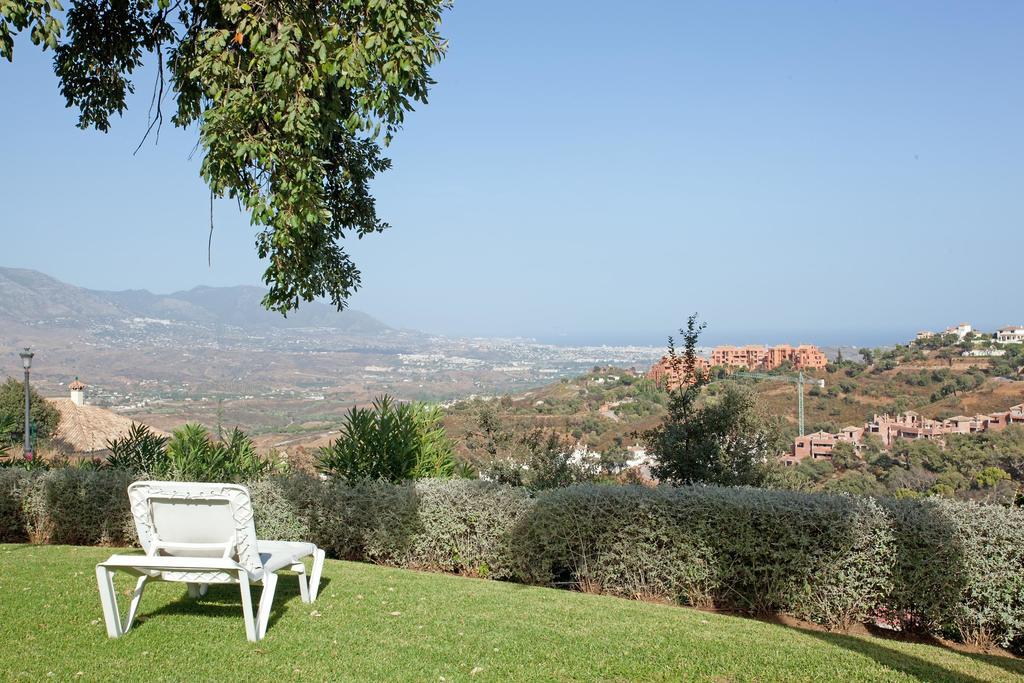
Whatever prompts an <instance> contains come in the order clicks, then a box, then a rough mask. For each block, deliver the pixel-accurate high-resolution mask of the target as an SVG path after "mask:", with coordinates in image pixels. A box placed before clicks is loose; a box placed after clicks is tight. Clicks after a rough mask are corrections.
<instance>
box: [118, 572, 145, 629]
mask: <svg viewBox="0 0 1024 683" xmlns="http://www.w3.org/2000/svg"><path fill="white" fill-rule="evenodd" d="M147 580H149V577H148V576H145V575H143V576H140V577H139V580H138V581H137V582H136V584H135V592H134V593H133V594H132V602H131V604H130V605H129V607H128V616H127V617H126V618H125V621H124V628H123V629H122V633H127V632H128V629H130V628H131V627H132V624H133V623H134V622H135V615H136V614H137V613H138V611H139V601H141V600H142V591H143V590H144V589H145V588H146V581H147Z"/></svg>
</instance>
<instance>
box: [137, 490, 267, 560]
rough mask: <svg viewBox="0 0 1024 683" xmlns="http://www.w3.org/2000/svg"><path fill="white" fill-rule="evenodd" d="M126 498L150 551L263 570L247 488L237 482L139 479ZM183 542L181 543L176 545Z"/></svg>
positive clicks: (141, 539)
mask: <svg viewBox="0 0 1024 683" xmlns="http://www.w3.org/2000/svg"><path fill="white" fill-rule="evenodd" d="M128 500H129V502H130V504H131V509H132V516H133V517H134V518H135V529H136V531H137V532H138V534H139V543H140V544H141V545H142V548H143V550H145V551H146V553H151V552H152V549H153V548H154V547H156V548H157V550H158V552H159V554H161V555H183V556H190V557H217V556H220V555H222V554H223V553H224V550H225V546H226V545H227V544H230V545H231V546H232V547H231V548H230V549H229V551H230V552H229V555H230V556H231V557H232V559H234V560H235V561H237V562H238V563H239V564H240V565H242V566H243V567H244V568H245V569H246V570H247V571H249V572H256V571H259V570H260V569H262V568H263V563H262V561H261V560H260V556H259V553H258V552H257V546H256V527H255V525H254V524H253V517H252V500H251V498H250V497H249V489H247V488H245V487H244V486H240V485H238V484H215V483H209V484H208V483H196V482H180V481H137V482H135V483H134V484H132V485H130V486H129V487H128ZM176 544H180V545H176Z"/></svg>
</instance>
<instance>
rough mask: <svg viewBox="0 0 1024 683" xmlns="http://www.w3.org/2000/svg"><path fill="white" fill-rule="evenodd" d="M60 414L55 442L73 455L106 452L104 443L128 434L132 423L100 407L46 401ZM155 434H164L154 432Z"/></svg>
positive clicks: (67, 399)
mask: <svg viewBox="0 0 1024 683" xmlns="http://www.w3.org/2000/svg"><path fill="white" fill-rule="evenodd" d="M46 400H47V401H49V402H50V405H52V406H53V407H54V408H56V409H57V410H58V411H59V412H60V423H59V424H58V425H57V431H56V432H55V433H54V434H53V438H54V440H56V441H60V442H62V443H63V444H65V445H66V446H67V447H68V448H69V449H71V450H72V451H73V452H75V453H96V452H98V451H105V450H107V441H108V440H113V439H117V438H120V437H122V436H124V435H125V434H127V433H128V430H129V429H131V427H132V424H134V422H133V421H132V420H130V419H128V418H127V417H124V416H123V415H118V414H117V413H115V412H112V411H110V410H107V409H106V408H100V407H99V406H90V405H76V404H75V402H74V401H72V400H71V399H70V398H48V399H46ZM152 431H154V432H155V433H157V434H160V435H164V436H166V433H165V432H162V431H161V430H159V429H153V430H152Z"/></svg>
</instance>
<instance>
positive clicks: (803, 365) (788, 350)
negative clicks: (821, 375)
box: [711, 344, 828, 370]
mask: <svg viewBox="0 0 1024 683" xmlns="http://www.w3.org/2000/svg"><path fill="white" fill-rule="evenodd" d="M786 362H789V363H792V365H793V367H794V368H796V369H797V370H821V369H823V368H824V367H825V366H826V365H828V358H826V357H825V354H824V353H822V352H821V350H819V349H818V347H817V346H813V345H811V344H801V345H800V346H797V347H795V348H794V347H792V346H790V345H789V344H780V345H778V346H719V347H716V348H715V350H714V351H712V352H711V364H712V365H721V366H724V367H739V368H746V369H747V370H774V369H775V368H777V367H779V366H780V365H782V364H783V363H786Z"/></svg>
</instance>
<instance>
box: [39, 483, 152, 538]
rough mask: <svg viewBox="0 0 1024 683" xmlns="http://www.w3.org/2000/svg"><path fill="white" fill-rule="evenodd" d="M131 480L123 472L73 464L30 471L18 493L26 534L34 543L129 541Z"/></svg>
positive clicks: (131, 534)
mask: <svg viewBox="0 0 1024 683" xmlns="http://www.w3.org/2000/svg"><path fill="white" fill-rule="evenodd" d="M131 481H132V477H131V475H129V474H127V473H124V472H115V471H99V470H85V469H77V468H72V467H65V468H61V469H56V470H51V471H49V472H40V473H38V474H34V476H33V477H32V478H31V480H30V481H29V483H28V486H27V489H26V491H25V494H24V497H23V498H22V510H23V514H24V519H25V532H26V536H28V538H30V539H31V540H32V541H33V542H36V543H66V544H73V545H127V544H129V543H133V542H134V541H135V538H134V533H133V532H132V531H131V529H133V526H132V522H131V510H130V508H129V506H128V495H127V493H126V491H127V488H128V484H130V483H131Z"/></svg>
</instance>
